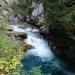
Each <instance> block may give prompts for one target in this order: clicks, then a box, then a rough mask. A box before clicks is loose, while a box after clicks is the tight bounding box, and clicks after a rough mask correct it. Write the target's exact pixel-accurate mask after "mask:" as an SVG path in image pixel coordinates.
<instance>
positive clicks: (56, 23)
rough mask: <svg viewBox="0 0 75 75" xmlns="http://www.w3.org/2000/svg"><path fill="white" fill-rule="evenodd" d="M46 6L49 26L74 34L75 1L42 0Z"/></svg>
mask: <svg viewBox="0 0 75 75" xmlns="http://www.w3.org/2000/svg"><path fill="white" fill-rule="evenodd" d="M41 1H42V2H43V4H44V9H45V16H46V22H47V26H49V28H52V27H55V28H59V29H60V30H61V31H63V32H65V33H69V34H74V33H75V31H74V28H75V8H74V7H73V4H74V3H75V1H71V0H68V1H66V0H41Z"/></svg>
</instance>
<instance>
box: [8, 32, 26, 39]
mask: <svg viewBox="0 0 75 75" xmlns="http://www.w3.org/2000/svg"><path fill="white" fill-rule="evenodd" d="M7 34H8V36H13V37H15V38H16V39H18V40H24V39H26V38H27V34H26V33H23V32H8V33H7Z"/></svg>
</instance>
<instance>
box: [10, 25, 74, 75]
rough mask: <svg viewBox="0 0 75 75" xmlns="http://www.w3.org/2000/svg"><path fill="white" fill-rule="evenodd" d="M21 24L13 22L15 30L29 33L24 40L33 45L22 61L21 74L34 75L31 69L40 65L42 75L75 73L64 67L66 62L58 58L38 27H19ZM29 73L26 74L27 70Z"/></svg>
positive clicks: (70, 74)
mask: <svg viewBox="0 0 75 75" xmlns="http://www.w3.org/2000/svg"><path fill="white" fill-rule="evenodd" d="M18 25H19V24H12V25H11V27H12V28H13V30H14V31H15V32H25V33H27V39H25V40H24V41H25V42H27V43H28V44H31V45H32V46H33V48H32V49H29V50H28V51H27V52H26V57H25V58H23V60H22V61H21V63H22V65H23V69H24V71H23V72H22V74H21V75H32V74H31V73H30V72H29V71H30V70H31V69H32V68H34V67H38V66H40V70H41V75H75V73H72V72H70V71H69V70H67V69H66V68H65V67H64V62H63V61H62V60H60V59H58V58H57V57H56V56H55V55H54V54H53V53H52V52H51V49H50V47H49V45H48V43H47V41H46V40H45V39H44V38H43V37H42V36H41V35H40V34H39V33H38V29H36V28H34V29H33V28H32V27H27V28H25V29H22V28H19V27H18ZM25 71H27V72H29V74H26V72H25Z"/></svg>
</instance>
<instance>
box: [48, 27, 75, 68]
mask: <svg viewBox="0 0 75 75" xmlns="http://www.w3.org/2000/svg"><path fill="white" fill-rule="evenodd" d="M48 38H49V40H50V41H52V42H53V44H52V51H53V53H54V54H55V55H57V56H58V57H60V58H62V59H63V60H65V61H66V62H68V63H69V66H70V67H72V68H74V67H75V64H74V63H75V40H73V39H72V38H70V37H69V35H68V34H66V33H65V32H64V31H63V30H61V29H58V28H50V29H49V35H48ZM68 63H67V64H68Z"/></svg>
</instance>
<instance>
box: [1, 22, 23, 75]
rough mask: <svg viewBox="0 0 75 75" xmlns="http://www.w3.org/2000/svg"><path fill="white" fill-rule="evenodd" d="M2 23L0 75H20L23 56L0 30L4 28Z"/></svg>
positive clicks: (4, 25)
mask: <svg viewBox="0 0 75 75" xmlns="http://www.w3.org/2000/svg"><path fill="white" fill-rule="evenodd" d="M3 22H4V21H2V23H0V75H20V69H21V67H22V65H21V62H20V60H21V59H22V57H23V55H24V54H23V52H22V51H21V50H20V49H18V48H17V47H15V46H14V45H13V43H12V42H11V41H10V38H9V37H8V36H7V35H6V33H5V31H3V30H1V28H2V29H5V28H6V24H5V23H3ZM1 25H3V27H1Z"/></svg>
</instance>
